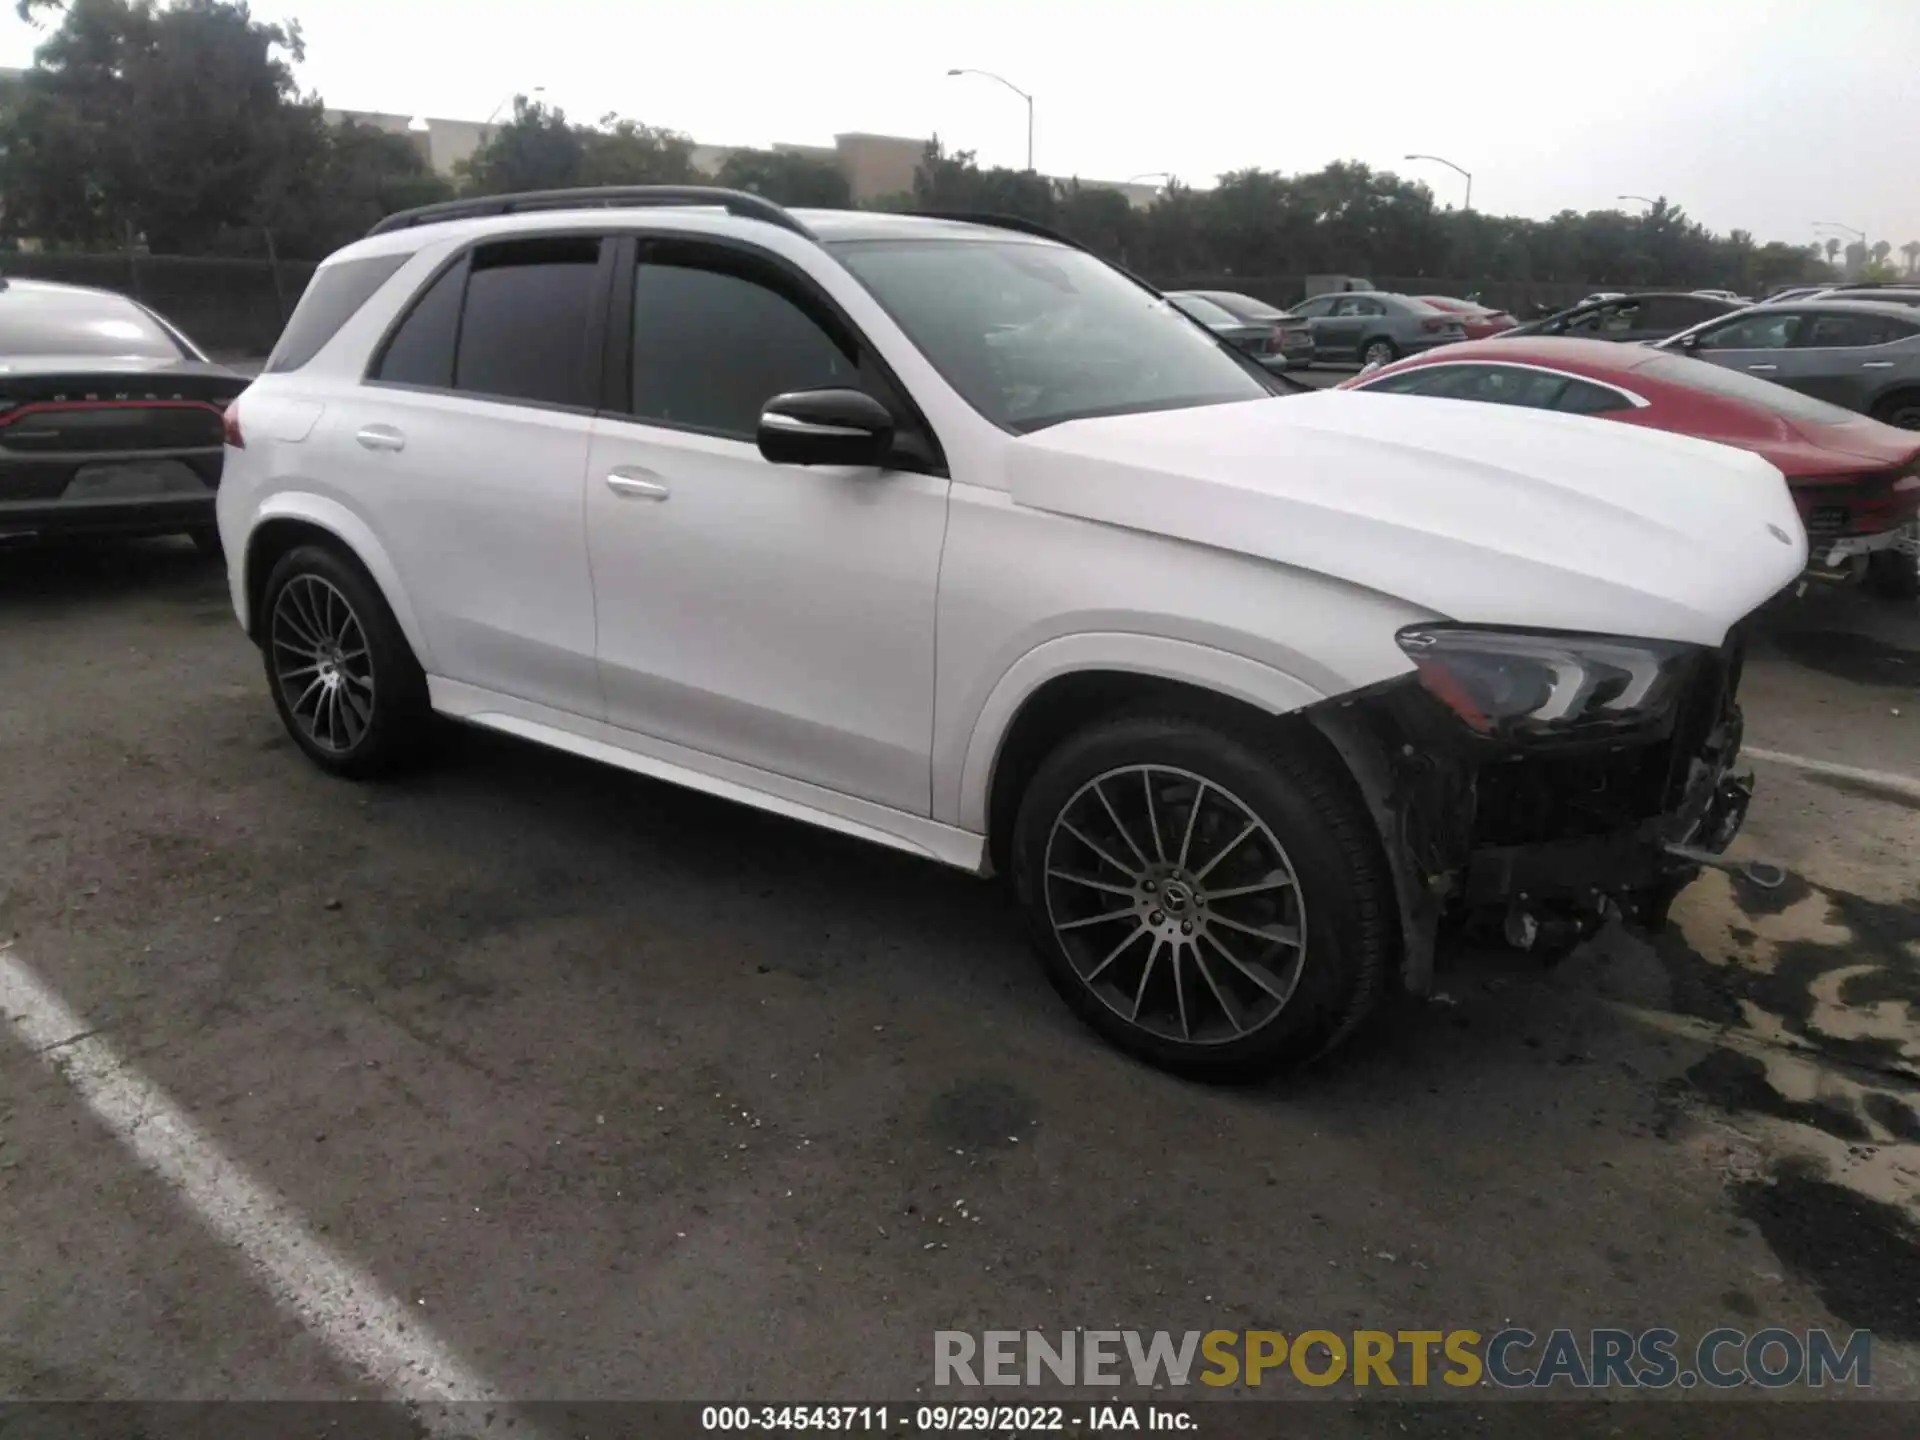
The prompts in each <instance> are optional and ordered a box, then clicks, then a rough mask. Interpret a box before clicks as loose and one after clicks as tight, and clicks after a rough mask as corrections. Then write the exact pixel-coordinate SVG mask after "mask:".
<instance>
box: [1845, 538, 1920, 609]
mask: <svg viewBox="0 0 1920 1440" xmlns="http://www.w3.org/2000/svg"><path fill="white" fill-rule="evenodd" d="M1860 588H1861V589H1863V590H1865V591H1866V592H1867V593H1868V594H1869V595H1875V596H1878V597H1879V598H1880V599H1882V600H1913V599H1920V522H1915V521H1911V520H1909V521H1908V522H1907V533H1906V534H1905V535H1904V536H1902V537H1901V543H1900V544H1898V545H1890V546H1888V547H1887V548H1886V549H1884V550H1876V551H1874V552H1873V553H1872V554H1871V555H1869V556H1868V557H1867V574H1866V578H1865V579H1864V580H1862V581H1861V582H1860Z"/></svg>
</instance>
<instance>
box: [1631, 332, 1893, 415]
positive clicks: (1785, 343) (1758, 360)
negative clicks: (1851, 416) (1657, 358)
mask: <svg viewBox="0 0 1920 1440" xmlns="http://www.w3.org/2000/svg"><path fill="white" fill-rule="evenodd" d="M1660 348H1662V349H1666V350H1678V351H1680V352H1681V353H1682V354H1686V355H1691V356H1693V357H1695V358H1696V359H1699V360H1708V361H1711V362H1712V363H1713V364H1715V365H1722V366H1725V367H1726V368H1727V369H1729V370H1739V371H1742V372H1743V373H1745V374H1748V375H1753V376H1756V377H1757V378H1759V379H1762V380H1774V381H1777V382H1779V383H1780V384H1782V385H1786V386H1790V387H1791V388H1793V389H1795V390H1799V391H1801V392H1802V393H1804V394H1807V395H1813V396H1816V397H1817V398H1819V399H1821V400H1825V401H1827V402H1829V403H1830V404H1834V405H1843V406H1845V407H1846V408H1847V409H1849V410H1857V411H1859V412H1860V413H1861V414H1863V415H1871V416H1872V417H1873V418H1874V419H1876V420H1882V421H1885V422H1886V423H1887V424H1889V425H1898V426H1899V427H1900V428H1901V429H1903V430H1920V310H1916V309H1913V308H1911V307H1909V306H1906V305H1899V304H1891V305H1889V304H1882V303H1880V302H1877V301H1875V302H1869V301H1865V300H1800V301H1794V302H1790V303H1788V304H1784V305H1762V306H1756V307H1754V308H1753V309H1751V310H1746V311H1742V312H1741V313H1740V314H1738V315H1730V316H1728V317H1726V318H1725V319H1721V320H1711V321H1708V322H1707V323H1706V324H1705V325H1696V326H1695V327H1694V328H1693V329H1691V330H1686V331H1682V332H1681V333H1680V334H1678V335H1675V336H1674V337H1673V338H1672V339H1671V340H1667V341H1664V342H1663V343H1662V345H1661V347H1660Z"/></svg>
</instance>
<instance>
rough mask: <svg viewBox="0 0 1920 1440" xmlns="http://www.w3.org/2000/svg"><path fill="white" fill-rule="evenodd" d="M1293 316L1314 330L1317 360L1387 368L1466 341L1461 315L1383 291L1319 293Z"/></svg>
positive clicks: (1294, 308)
mask: <svg viewBox="0 0 1920 1440" xmlns="http://www.w3.org/2000/svg"><path fill="white" fill-rule="evenodd" d="M1293 313H1294V314H1295V315H1297V316H1299V317H1301V318H1302V319H1304V320H1306V321H1308V322H1309V324H1310V325H1311V326H1312V328H1313V358H1314V359H1315V360H1346V361H1358V362H1359V363H1360V364H1362V365H1386V364H1389V363H1391V362H1392V361H1395V360H1398V359H1399V358H1400V357H1401V356H1402V355H1418V354H1419V353H1420V352H1421V351H1423V350H1431V349H1433V347H1434V346H1436V345H1448V344H1451V343H1452V342H1454V341H1455V340H1464V339H1466V338H1467V331H1466V327H1465V326H1464V325H1462V324H1461V323H1460V317H1459V316H1458V315H1449V314H1448V313H1447V312H1446V311H1444V310H1437V309H1435V308H1434V307H1433V306H1431V305H1429V304H1427V303H1426V302H1425V301H1424V300H1415V299H1414V298H1413V297H1412V296H1411V295H1391V294H1388V293H1387V292H1385V291H1383V290H1351V291H1348V292H1346V293H1344V294H1338V295H1316V296H1314V297H1313V298H1312V299H1311V300H1307V301H1304V302H1302V303H1301V304H1298V305H1296V306H1294V307H1293Z"/></svg>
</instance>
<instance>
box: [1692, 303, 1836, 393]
mask: <svg viewBox="0 0 1920 1440" xmlns="http://www.w3.org/2000/svg"><path fill="white" fill-rule="evenodd" d="M1806 324H1807V315H1806V314H1805V312H1803V311H1799V310H1792V309H1787V308H1785V307H1777V308H1776V307H1774V306H1768V307H1766V308H1765V309H1762V310H1756V311H1754V312H1753V313H1752V314H1750V315H1737V316H1735V317H1733V318H1732V319H1730V320H1726V321H1723V322H1721V323H1720V324H1718V325H1709V326H1707V327H1706V328H1704V329H1702V330H1700V331H1698V332H1697V333H1695V334H1694V335H1693V336H1692V337H1690V338H1691V341H1692V343H1691V344H1687V343H1686V342H1684V341H1683V342H1681V344H1682V345H1684V353H1685V354H1688V355H1691V356H1693V357H1694V358H1695V359H1696V360H1705V361H1708V362H1710V363H1712V364H1714V365H1719V366H1721V367H1722V368H1724V369H1727V370H1738V371H1741V372H1742V373H1744V374H1748V375H1752V376H1754V377H1756V378H1757V379H1761V380H1776V381H1780V382H1782V383H1786V381H1787V377H1788V376H1789V375H1791V374H1792V373H1793V370H1794V366H1793V362H1792V358H1791V347H1792V345H1793V342H1794V339H1795V337H1796V336H1798V335H1799V333H1800V331H1801V330H1802V329H1803V328H1804V327H1805V326H1806ZM1671 348H1676V349H1677V348H1681V347H1680V346H1675V347H1671Z"/></svg>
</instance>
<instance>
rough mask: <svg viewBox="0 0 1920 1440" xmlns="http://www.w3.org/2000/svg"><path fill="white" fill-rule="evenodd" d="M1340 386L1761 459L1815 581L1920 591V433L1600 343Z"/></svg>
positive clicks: (1723, 372) (1445, 357)
mask: <svg viewBox="0 0 1920 1440" xmlns="http://www.w3.org/2000/svg"><path fill="white" fill-rule="evenodd" d="M1338 388H1340V389H1342V390H1364V391H1370V392H1375V393H1379V394H1396V395H1431V396H1438V397H1441V398H1444V399H1453V400H1479V401H1484V402H1491V403H1493V404H1496V405H1525V406H1529V407H1532V408H1534V409H1539V410H1558V411H1561V412H1563V413H1570V414H1575V415H1593V416H1598V417H1601V418H1604V419H1607V420H1617V421H1619V422H1620V423H1621V424H1624V425H1645V426H1648V427H1650V428H1652V429H1655V430H1671V431H1673V432H1674V433H1676V434H1679V435H1692V436H1695V437H1697V438H1699V439H1702V440H1714V441H1718V442H1719V443H1720V444H1722V445H1734V446H1737V447H1739V448H1740V449H1742V450H1752V451H1754V452H1755V453H1756V454H1759V455H1761V456H1764V457H1765V458H1766V459H1767V460H1768V461H1769V462H1771V463H1772V464H1773V465H1774V466H1775V467H1776V468H1777V469H1778V470H1779V471H1780V473H1781V474H1782V475H1784V476H1785V477H1786V479H1787V485H1788V488H1789V489H1791V490H1792V492H1793V498H1794V503H1795V504H1796V505H1797V506H1798V507H1799V510H1800V518H1801V520H1802V522H1803V523H1804V524H1805V525H1806V527H1807V539H1808V542H1809V550H1810V554H1811V555H1812V557H1813V562H1814V565H1815V567H1816V570H1817V572H1818V573H1822V574H1825V575H1829V576H1840V575H1845V574H1851V573H1862V574H1863V575H1864V578H1865V579H1866V581H1867V584H1868V586H1869V588H1870V589H1873V590H1874V591H1876V592H1878V593H1881V594H1886V595H1893V596H1901V597H1907V596H1913V595H1920V543H1916V540H1917V539H1920V522H1916V520H1915V516H1916V513H1920V434H1916V433H1914V432H1913V431H1911V430H1898V429H1895V428H1894V427H1893V426H1891V425H1883V424H1881V423H1880V422H1879V421H1878V420H1869V419H1868V418H1867V417H1865V416H1864V415H1858V414H1855V413H1854V412H1853V411H1851V410H1842V409H1841V408H1840V407H1839V406H1837V405H1829V404H1828V403H1827V402H1826V401H1824V400H1816V399H1814V398H1813V397H1811V396H1808V395H1802V394H1801V393H1800V392H1799V391H1797V390H1789V389H1788V388H1787V387H1786V386H1784V385H1776V384H1774V383H1773V382H1772V381H1769V380H1761V379H1757V378H1756V377H1754V376H1751V375H1744V374H1741V373H1740V372H1738V371H1734V370H1727V369H1724V368H1722V367H1721V366H1718V365H1710V364H1708V363H1706V362H1705V361H1703V360H1693V359H1689V358H1688V357H1686V356H1683V355H1676V354H1674V353H1672V352H1671V351H1666V350H1655V349H1652V348H1650V347H1646V346H1640V345H1614V344H1610V343H1608V342H1606V341H1604V340H1557V339H1547V338H1540V339H1533V338H1526V339H1520V340H1498V341H1480V342H1474V341H1467V342H1466V343H1464V344H1460V345H1449V346H1448V347H1447V348H1446V349H1445V350H1440V351H1435V352H1433V353H1431V354H1426V355H1415V356H1412V357H1410V358H1408V359H1405V360H1401V361H1397V362H1395V363H1394V364H1392V365H1386V366H1382V367H1380V368H1378V369H1375V370H1371V371H1363V372H1361V373H1360V374H1359V375H1356V376H1354V377H1353V378H1352V379H1351V380H1346V381H1343V382H1341V384H1340V386H1339V387H1338Z"/></svg>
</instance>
